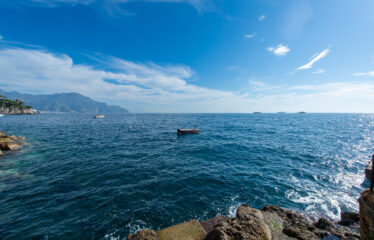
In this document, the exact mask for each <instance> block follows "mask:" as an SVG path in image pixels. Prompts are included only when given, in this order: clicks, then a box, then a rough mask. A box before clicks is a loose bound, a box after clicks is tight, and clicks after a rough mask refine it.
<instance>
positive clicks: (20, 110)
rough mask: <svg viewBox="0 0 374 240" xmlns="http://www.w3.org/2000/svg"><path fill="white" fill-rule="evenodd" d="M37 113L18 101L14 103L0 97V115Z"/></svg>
mask: <svg viewBox="0 0 374 240" xmlns="http://www.w3.org/2000/svg"><path fill="white" fill-rule="evenodd" d="M35 113H38V112H37V111H36V110H34V109H32V107H31V106H26V105H25V103H24V102H23V101H21V100H19V99H16V100H15V101H13V100H10V99H7V98H6V97H4V96H2V95H0V114H11V115H20V114H35Z"/></svg>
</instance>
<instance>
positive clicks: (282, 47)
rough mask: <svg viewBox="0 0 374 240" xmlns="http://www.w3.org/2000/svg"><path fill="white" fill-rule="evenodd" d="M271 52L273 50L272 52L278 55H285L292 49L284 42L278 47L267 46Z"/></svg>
mask: <svg viewBox="0 0 374 240" xmlns="http://www.w3.org/2000/svg"><path fill="white" fill-rule="evenodd" d="M266 49H267V50H268V51H269V52H271V53H272V54H274V55H276V56H284V55H286V54H287V53H288V52H289V51H291V49H289V47H287V46H285V45H282V44H279V45H278V46H276V47H267V48H266Z"/></svg>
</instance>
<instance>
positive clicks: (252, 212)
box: [127, 204, 360, 240]
mask: <svg viewBox="0 0 374 240" xmlns="http://www.w3.org/2000/svg"><path fill="white" fill-rule="evenodd" d="M359 231H360V218H359V214H358V213H351V212H345V213H343V214H341V220H340V221H339V222H332V221H330V220H328V219H326V218H320V219H319V220H318V221H317V222H312V221H310V220H308V219H307V218H306V217H304V216H303V215H302V214H300V213H297V212H295V211H292V210H288V209H284V208H281V207H279V206H265V207H264V208H263V209H262V210H257V209H254V208H251V207H249V206H248V205H245V204H244V205H241V206H240V207H239V208H238V209H237V211H236V217H235V218H227V217H225V216H217V217H214V218H212V219H208V220H206V221H202V222H199V221H198V220H196V219H195V220H191V221H189V222H185V223H181V224H179V225H175V226H171V227H169V228H165V229H162V230H159V231H154V230H151V229H145V230H142V231H139V232H137V233H135V234H130V235H129V236H128V238H127V239H128V240H272V239H273V240H293V239H299V240H314V239H323V240H335V239H343V240H357V239H360V234H359Z"/></svg>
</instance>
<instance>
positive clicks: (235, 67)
mask: <svg viewBox="0 0 374 240" xmlns="http://www.w3.org/2000/svg"><path fill="white" fill-rule="evenodd" d="M237 69H239V66H230V67H229V70H231V71H234V70H237Z"/></svg>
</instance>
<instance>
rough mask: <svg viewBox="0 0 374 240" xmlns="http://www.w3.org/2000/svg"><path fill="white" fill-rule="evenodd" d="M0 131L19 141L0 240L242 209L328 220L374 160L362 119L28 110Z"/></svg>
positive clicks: (103, 232)
mask: <svg viewBox="0 0 374 240" xmlns="http://www.w3.org/2000/svg"><path fill="white" fill-rule="evenodd" d="M178 128H199V129H200V132H199V134H193V135H192V134H191V135H181V136H178V135H177V129H178ZM0 130H1V131H6V132H7V133H8V134H15V135H17V136H24V137H26V143H27V144H26V145H25V146H24V148H23V149H22V150H20V151H17V152H12V153H7V154H5V155H4V156H2V157H1V158H0V239H126V237H127V235H128V234H129V233H132V232H136V231H138V230H140V229H144V228H152V229H155V230H158V229H162V228H165V227H167V226H170V225H174V224H178V223H181V222H184V221H188V220H190V219H198V220H205V219H209V218H212V217H214V216H217V215H225V216H231V217H233V216H235V210H236V209H237V207H238V206H239V205H240V204H243V203H246V204H248V205H250V206H251V207H254V208H258V209H261V208H262V207H264V206H265V205H279V206H281V207H284V208H290V209H294V210H297V211H299V212H301V213H303V214H305V216H307V217H308V218H310V219H311V220H315V219H318V218H319V217H327V218H329V219H331V220H334V221H336V220H339V219H340V214H341V213H342V212H344V211H355V212H357V211H358V202H357V199H358V197H359V194H360V192H361V191H362V190H363V189H365V188H368V187H369V185H370V184H369V182H368V180H365V179H364V170H365V165H366V164H367V163H368V162H369V161H370V159H371V155H372V154H373V153H374V145H373V141H374V135H373V133H374V115H372V114H309V113H307V114H287V113H278V114H112V115H110V114H108V115H106V117H105V118H104V119H94V118H93V115H92V114H67V113H66V114H38V115H20V116H4V117H2V118H0Z"/></svg>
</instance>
